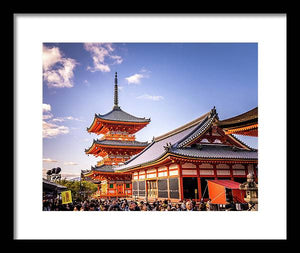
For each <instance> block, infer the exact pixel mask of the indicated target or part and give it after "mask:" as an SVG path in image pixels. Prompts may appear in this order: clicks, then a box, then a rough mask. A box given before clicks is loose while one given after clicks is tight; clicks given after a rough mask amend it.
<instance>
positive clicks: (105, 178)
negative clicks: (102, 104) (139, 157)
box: [84, 72, 150, 197]
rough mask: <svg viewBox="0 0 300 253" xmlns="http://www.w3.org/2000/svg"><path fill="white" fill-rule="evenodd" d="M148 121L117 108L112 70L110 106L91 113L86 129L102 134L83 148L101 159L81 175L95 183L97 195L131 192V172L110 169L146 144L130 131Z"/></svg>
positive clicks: (115, 194)
mask: <svg viewBox="0 0 300 253" xmlns="http://www.w3.org/2000/svg"><path fill="white" fill-rule="evenodd" d="M149 122H150V119H146V118H138V117H135V116H133V115H131V114H129V113H127V112H125V111H123V110H122V109H121V108H120V106H119V104H118V78H117V72H116V73H115V87H114V106H113V109H112V110H111V111H110V112H108V113H106V114H103V115H101V114H95V116H94V120H93V122H92V124H91V126H90V127H88V128H87V131H88V132H89V133H94V134H97V135H102V137H101V138H99V139H94V140H93V143H92V145H91V146H90V147H89V148H88V149H86V150H85V153H86V154H88V155H94V156H95V157H102V159H101V160H100V161H99V162H98V163H97V165H96V166H94V167H93V166H92V168H91V170H90V171H89V172H88V173H85V174H84V177H85V178H89V179H92V180H93V181H94V182H95V183H98V189H99V192H98V193H99V194H100V196H113V197H122V196H124V197H125V196H128V195H131V194H132V193H131V175H130V174H127V173H125V174H124V173H122V174H121V173H115V170H114V168H115V167H117V166H118V165H120V164H123V163H124V162H125V161H127V160H129V159H130V158H131V157H132V156H133V155H136V154H138V153H139V152H141V151H142V150H143V149H144V148H145V147H146V146H147V145H148V142H139V141H136V139H135V135H134V134H135V133H136V132H138V131H139V130H141V129H142V128H144V127H145V126H146V125H147V124H149ZM100 185H101V188H100Z"/></svg>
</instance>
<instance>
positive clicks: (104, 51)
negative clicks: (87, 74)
mask: <svg viewBox="0 0 300 253" xmlns="http://www.w3.org/2000/svg"><path fill="white" fill-rule="evenodd" d="M84 49H85V50H87V51H88V52H90V54H91V56H92V59H93V63H94V66H93V67H91V66H88V67H87V70H89V71H91V72H95V71H101V72H110V67H109V65H114V64H121V63H122V62H123V59H122V57H121V56H119V55H115V54H113V52H114V50H115V49H114V48H113V47H112V44H110V43H84Z"/></svg>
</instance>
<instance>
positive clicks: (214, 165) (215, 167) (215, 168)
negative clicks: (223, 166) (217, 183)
mask: <svg viewBox="0 0 300 253" xmlns="http://www.w3.org/2000/svg"><path fill="white" fill-rule="evenodd" d="M212 166H213V170H214V174H215V180H217V179H218V174H217V166H216V164H213V165H212Z"/></svg>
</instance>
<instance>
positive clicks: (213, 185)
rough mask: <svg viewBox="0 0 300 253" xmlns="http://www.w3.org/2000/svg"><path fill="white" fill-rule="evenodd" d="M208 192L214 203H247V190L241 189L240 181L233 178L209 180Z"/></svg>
mask: <svg viewBox="0 0 300 253" xmlns="http://www.w3.org/2000/svg"><path fill="white" fill-rule="evenodd" d="M207 182H208V193H209V198H210V199H211V203H212V204H223V205H225V204H228V203H229V202H230V201H231V200H232V201H233V202H235V203H246V202H245V200H244V196H245V191H244V190H240V183H238V182H235V181H232V180H207Z"/></svg>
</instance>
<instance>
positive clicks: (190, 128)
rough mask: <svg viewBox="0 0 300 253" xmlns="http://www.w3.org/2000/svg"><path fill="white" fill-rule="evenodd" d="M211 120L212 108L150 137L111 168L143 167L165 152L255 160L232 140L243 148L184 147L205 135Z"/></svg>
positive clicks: (214, 117) (253, 154) (247, 149)
mask: <svg viewBox="0 0 300 253" xmlns="http://www.w3.org/2000/svg"><path fill="white" fill-rule="evenodd" d="M215 121H218V115H217V113H216V111H215V109H212V110H211V112H209V113H206V114H204V115H203V116H202V117H200V118H198V119H196V120H194V121H192V122H190V123H188V124H186V125H184V126H182V127H180V128H177V129H175V130H173V131H171V132H169V133H167V134H164V135H162V136H160V137H157V138H154V139H153V141H152V143H151V144H150V145H149V146H148V147H146V148H145V149H144V150H143V151H142V152H141V153H139V154H137V155H135V156H133V157H132V158H131V159H130V160H128V161H126V162H125V163H124V165H122V166H119V167H115V168H114V169H115V170H116V171H119V170H127V169H130V168H135V167H138V166H143V164H148V163H151V162H154V161H155V160H158V159H159V158H161V157H163V156H164V155H166V154H167V153H169V154H173V155H178V156H185V157H191V158H209V159H214V158H219V159H246V160H247V159H251V160H255V159H257V150H255V149H251V148H250V147H248V146H247V145H245V144H244V143H242V142H241V141H239V140H238V139H237V138H234V139H235V141H236V142H237V143H240V144H241V146H243V147H244V148H238V147H234V148H233V147H232V146H228V145H223V144H207V145H200V146H198V147H185V145H186V144H188V143H190V142H191V141H193V140H195V139H197V138H198V137H199V136H201V135H202V134H203V133H205V132H206V130H207V129H208V128H209V127H211V126H212V124H213V122H215Z"/></svg>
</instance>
